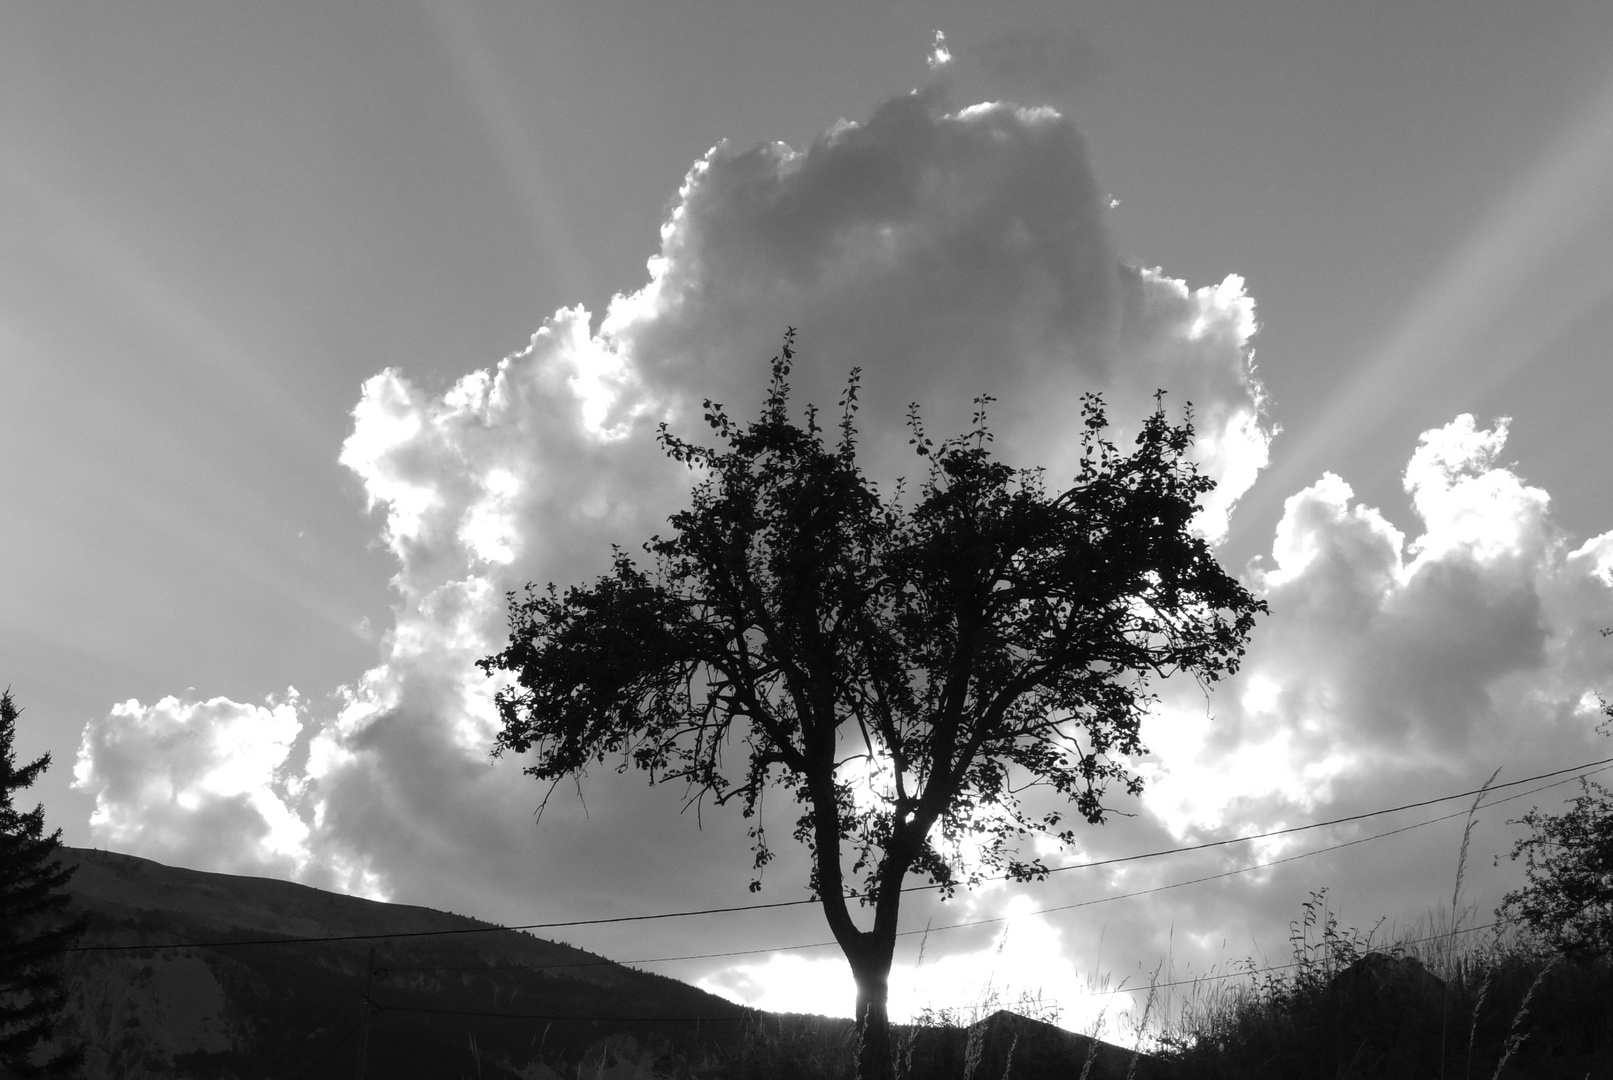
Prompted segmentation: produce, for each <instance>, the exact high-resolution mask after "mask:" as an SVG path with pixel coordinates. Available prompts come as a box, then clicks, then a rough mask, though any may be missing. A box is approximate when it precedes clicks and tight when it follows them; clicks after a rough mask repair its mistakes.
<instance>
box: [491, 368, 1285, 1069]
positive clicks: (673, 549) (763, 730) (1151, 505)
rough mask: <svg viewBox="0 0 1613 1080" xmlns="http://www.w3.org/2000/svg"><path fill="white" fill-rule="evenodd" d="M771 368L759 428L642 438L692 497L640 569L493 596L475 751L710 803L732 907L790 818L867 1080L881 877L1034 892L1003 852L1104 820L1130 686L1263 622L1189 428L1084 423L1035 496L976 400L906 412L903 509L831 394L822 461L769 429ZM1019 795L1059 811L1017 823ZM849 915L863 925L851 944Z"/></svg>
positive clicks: (1237, 652)
mask: <svg viewBox="0 0 1613 1080" xmlns="http://www.w3.org/2000/svg"><path fill="white" fill-rule="evenodd" d="M791 345H792V338H791V337H790V336H787V337H786V340H785V348H784V351H783V353H782V354H781V355H780V356H779V357H777V358H775V360H774V361H773V365H772V379H771V383H770V385H769V388H768V391H767V394H766V397H765V401H764V404H763V407H762V411H761V415H760V418H759V419H758V420H757V421H756V422H754V423H751V424H739V423H736V422H735V421H733V420H732V419H731V418H730V417H729V416H728V414H727V413H726V411H725V410H724V408H723V406H722V405H720V404H715V403H712V402H710V401H708V402H707V403H706V421H707V423H708V425H709V426H710V428H711V430H712V432H713V433H714V434H715V435H716V437H717V440H718V443H719V444H720V445H718V446H716V447H711V446H704V445H699V444H696V443H693V442H689V441H685V440H684V439H682V438H680V437H678V436H676V435H673V434H672V433H671V432H670V431H668V430H667V428H666V426H665V425H663V426H662V428H661V434H660V441H661V445H662V447H663V449H664V450H665V452H666V453H667V454H668V455H669V456H671V457H672V458H674V459H675V460H677V461H680V462H683V463H685V464H687V465H688V466H689V467H690V468H691V469H693V470H695V472H696V473H697V474H698V476H699V477H700V479H699V481H698V483H697V484H696V485H695V487H694V489H693V492H692V495H691V498H690V503H689V506H688V508H687V509H685V510H682V511H680V512H678V513H676V514H674V515H673V516H672V517H671V519H670V524H671V531H670V533H668V534H667V535H664V536H660V535H658V536H655V537H653V538H651V540H650V541H649V542H648V543H646V544H645V545H644V551H645V552H646V554H647V555H648V556H649V557H650V561H651V564H652V565H651V567H650V568H649V569H644V568H641V567H640V566H639V564H638V562H637V561H635V559H634V557H633V556H632V555H630V554H629V553H628V552H626V551H623V550H620V549H618V550H617V551H616V552H615V558H614V561H613V565H612V568H611V570H610V572H609V573H607V574H606V575H604V576H603V577H601V578H599V579H598V580H597V581H596V582H595V583H594V584H593V585H591V586H577V587H572V588H569V589H567V590H565V591H564V592H561V591H559V590H557V589H556V588H555V586H553V585H552V584H551V585H550V586H549V587H548V588H547V589H541V590H540V589H537V588H535V587H533V586H530V585H529V586H528V587H527V589H526V591H525V592H524V593H523V594H516V593H512V594H511V595H510V638H509V642H508V645H507V647H506V648H505V649H504V650H503V651H502V652H500V653H497V654H496V655H493V656H489V657H487V658H485V659H484V660H482V661H481V666H482V667H483V668H484V670H486V671H487V672H488V673H489V674H491V673H493V672H494V671H506V672H511V673H513V674H514V675H515V680H514V682H513V684H512V685H509V686H507V687H506V688H505V689H503V690H501V691H500V692H499V693H498V695H497V699H496V700H497V707H498V710H499V716H500V720H501V724H502V727H501V731H500V733H499V735H498V739H497V750H498V751H500V752H502V751H504V750H511V751H516V752H518V753H530V754H531V755H532V762H531V764H530V765H529V766H528V767H527V769H526V771H527V772H528V773H530V774H531V775H533V776H534V777H536V778H538V779H539V780H542V781H546V782H548V783H549V785H550V787H549V791H550V792H551V793H552V791H553V790H554V786H555V785H556V784H558V783H559V782H560V781H562V780H564V779H566V778H570V777H577V776H580V775H582V774H583V773H585V772H586V771H587V769H588V768H589V766H590V765H591V764H596V763H604V762H607V761H609V762H614V763H615V765H616V767H617V768H618V770H625V769H628V768H637V769H641V770H644V771H646V772H648V773H649V774H650V776H651V779H652V781H657V782H665V781H676V782H682V783H684V784H686V785H687V786H688V793H689V798H690V800H691V802H693V801H695V800H700V799H704V798H708V797H709V798H710V799H712V800H714V801H715V802H716V803H718V804H722V803H728V802H737V803H738V804H739V806H740V807H741V809H742V812H743V813H744V815H745V816H746V817H747V818H750V819H752V820H753V825H752V828H751V837H752V840H753V844H754V854H755V867H756V877H755V878H754V879H753V880H752V882H751V888H752V889H753V890H754V889H756V888H759V887H760V877H761V874H762V870H763V868H764V867H765V866H766V864H767V863H768V862H769V861H770V860H771V859H772V857H773V851H772V848H771V846H770V841H769V839H768V835H767V832H766V830H765V828H764V826H763V823H762V810H763V804H764V799H765V797H766V796H767V795H768V793H769V792H775V793H778V794H781V795H782V796H783V797H785V798H786V799H788V800H789V801H790V802H792V803H793V804H794V809H793V810H792V811H791V813H792V814H793V815H794V820H793V827H792V834H793V837H794V838H795V839H796V840H797V841H799V842H801V843H803V844H805V845H806V846H807V848H808V849H809V850H810V852H811V855H812V864H813V869H812V872H811V879H810V882H809V884H810V887H811V888H812V890H813V891H814V893H815V895H816V896H817V897H818V899H819V900H820V901H821V903H822V905H823V908H824V911H825V914H826V916H827V918H828V921H829V924H830V927H831V929H832V930H833V932H834V934H835V936H836V939H837V941H839V943H840V944H841V946H842V949H843V950H844V951H845V953H846V955H847V958H848V960H849V961H850V963H851V966H852V969H853V973H854V975H855V976H856V979H857V983H858V1008H857V1016H858V1020H859V1023H860V1024H863V1023H864V1022H865V1021H866V1024H865V1027H867V1030H866V1031H865V1035H866V1036H867V1040H866V1042H867V1044H868V1045H869V1046H870V1047H871V1049H870V1050H868V1052H867V1055H865V1060H864V1062H863V1065H862V1067H861V1071H862V1072H863V1073H864V1075H875V1074H878V1073H879V1072H880V1071H881V1070H882V1069H883V1066H881V1065H880V1064H879V1063H878V1061H877V1060H876V1059H878V1058H879V1057H880V1055H881V1053H882V1051H881V1050H880V1047H881V1045H882V1039H883V1038H884V1030H885V1029H884V1024H885V1020H884V1005H885V983H886V978H887V976H888V972H889V968H890V963H891V956H892V952H893V949H894V945H895V933H896V918H897V914H898V908H899V902H900V896H901V891H902V887H903V884H904V881H905V879H906V877H907V875H908V874H909V873H917V874H920V875H922V876H923V877H924V878H926V879H928V880H929V881H930V882H932V883H934V884H937V885H939V886H941V888H942V889H943V890H944V891H945V892H947V893H950V892H951V891H952V890H953V889H955V888H956V887H958V886H959V885H960V884H963V883H969V884H973V883H977V882H978V881H980V880H981V879H982V877H983V876H984V875H985V874H987V873H1001V874H1004V875H1006V876H1008V877H1010V878H1013V879H1017V880H1029V879H1034V878H1039V877H1040V876H1042V875H1043V874H1045V873H1046V869H1047V868H1046V867H1045V866H1044V865H1043V863H1042V862H1041V860H1040V859H1039V858H1035V857H1031V858H1027V857H1026V856H1025V855H1024V854H1023V852H1022V851H1021V849H1020V841H1021V840H1022V839H1023V838H1025V837H1026V836H1027V835H1029V834H1031V833H1034V832H1040V833H1046V834H1051V835H1053V836H1055V837H1057V838H1058V839H1060V840H1061V841H1063V842H1065V843H1072V842H1073V841H1074V831H1073V829H1072V827H1071V825H1070V821H1069V819H1068V817H1067V815H1068V812H1069V811H1070V809H1072V808H1073V810H1074V813H1075V816H1076V817H1078V818H1080V819H1083V820H1085V821H1087V822H1092V823H1097V822H1101V821H1103V820H1104V818H1105V815H1106V813H1107V812H1108V810H1109V809H1110V807H1109V805H1108V804H1107V803H1106V802H1105V794H1106V792H1107V791H1108V790H1109V788H1110V787H1111V786H1112V785H1113V786H1118V787H1119V788H1120V789H1122V790H1124V791H1125V792H1127V793H1129V794H1135V793H1137V792H1138V791H1139V790H1140V788H1141V780H1140V778H1138V777H1137V776H1136V775H1135V774H1133V773H1132V772H1131V771H1130V769H1129V768H1128V762H1129V759H1130V758H1131V757H1133V756H1134V755H1136V754H1139V753H1141V752H1143V749H1144V748H1143V745H1142V742H1141V739H1140V724H1141V720H1142V718H1143V716H1144V714H1145V713H1146V712H1147V711H1148V709H1149V708H1150V706H1151V705H1152V703H1153V701H1154V696H1153V694H1152V691H1151V690H1150V685H1151V680H1152V679H1153V678H1154V677H1156V676H1165V675H1169V674H1171V673H1175V672H1182V673H1186V674H1188V675H1190V676H1192V677H1195V678H1198V679H1200V680H1202V681H1204V682H1210V681H1214V680H1215V679H1217V678H1219V677H1220V676H1222V675H1223V674H1225V673H1227V672H1229V671H1231V670H1233V669H1234V668H1235V667H1236V665H1237V662H1238V659H1239V657H1240V656H1241V655H1242V652H1243V648H1244V642H1245V640H1246V638H1247V635H1248V634H1249V632H1250V629H1251V627H1252V625H1253V621H1254V618H1255V615H1256V614H1257V613H1258V612H1259V611H1261V610H1263V608H1264V605H1263V603H1262V602H1260V601H1258V600H1256V599H1255V598H1253V597H1252V596H1251V595H1250V594H1249V593H1248V591H1247V590H1245V589H1244V588H1243V586H1241V585H1240V584H1239V583H1238V582H1237V581H1236V580H1234V579H1233V578H1231V577H1230V576H1228V575H1227V574H1226V573H1225V572H1224V571H1223V570H1222V569H1221V567H1220V565H1219V564H1218V563H1217V562H1216V559H1215V556H1214V553H1213V552H1212V551H1211V549H1210V547H1209V546H1208V544H1207V543H1206V542H1205V541H1204V540H1203V539H1202V538H1201V537H1200V536H1198V535H1196V534H1195V533H1194V532H1193V531H1192V529H1191V524H1192V520H1193V517H1194V515H1195V514H1196V513H1197V510H1198V500H1199V498H1200V497H1201V496H1202V495H1204V494H1205V493H1207V492H1208V491H1210V490H1211V488H1212V487H1213V482H1212V481H1211V480H1210V479H1208V478H1207V477H1205V476H1203V475H1202V474H1201V473H1200V472H1199V470H1198V469H1197V467H1196V466H1195V465H1194V464H1193V462H1192V461H1191V460H1190V458H1189V450H1190V448H1191V446H1192V441H1193V428H1192V426H1191V418H1190V417H1189V419H1188V420H1187V421H1186V422H1184V423H1182V424H1180V425H1175V424H1172V423H1171V422H1170V421H1169V420H1168V419H1167V418H1166V415H1165V412H1164V409H1163V407H1162V405H1160V404H1158V403H1156V409H1155V411H1154V413H1153V414H1152V415H1151V416H1150V417H1148V419H1147V420H1146V421H1145V422H1144V424H1143V426H1142V431H1141V433H1140V434H1139V435H1138V436H1137V440H1136V446H1135V448H1134V449H1133V450H1132V451H1131V452H1129V453H1122V452H1121V451H1120V450H1119V449H1118V448H1117V447H1116V446H1115V445H1114V443H1112V442H1111V441H1110V440H1109V439H1108V437H1107V435H1106V432H1107V418H1106V416H1105V414H1104V407H1103V402H1102V401H1101V399H1100V398H1098V397H1097V396H1088V397H1087V398H1086V399H1085V401H1084V404H1083V408H1082V416H1081V422H1080V425H1079V429H1078V437H1079V438H1080V440H1081V446H1082V456H1081V459H1080V465H1079V469H1078V472H1077V475H1076V477H1075V479H1074V482H1073V483H1072V484H1071V485H1070V486H1068V487H1067V488H1064V489H1063V490H1060V491H1057V492H1052V491H1049V490H1048V489H1047V487H1046V485H1045V482H1044V477H1043V475H1042V473H1041V472H1040V471H1035V470H1016V469H1013V468H1010V467H1009V466H1007V465H1005V464H1003V463H1001V462H999V461H997V460H996V459H995V458H994V457H993V454H992V436H991V433H990V431H989V429H988V427H987V425H986V418H985V407H986V405H987V403H989V401H990V399H989V398H981V399H978V400H977V410H976V414H975V417H974V426H973V428H972V430H970V431H969V432H967V433H966V434H964V435H961V436H958V437H955V438H951V439H947V440H945V441H943V442H942V443H940V444H939V445H936V444H934V443H933V442H932V441H931V440H930V439H929V438H928V437H927V436H926V435H925V433H924V430H923V426H922V424H921V423H920V421H919V418H918V415H917V407H916V406H915V407H914V409H913V411H912V412H911V413H910V417H909V422H910V427H911V432H912V437H911V440H910V441H911V444H912V445H913V446H914V448H915V449H916V450H917V452H918V454H919V455H921V456H922V457H923V458H925V459H927V463H928V464H927V477H926V479H925V480H924V481H923V483H922V484H921V485H920V486H919V488H918V490H917V492H916V493H915V494H916V497H915V498H913V499H912V500H911V504H910V500H909V498H908V497H907V493H906V492H905V490H904V489H903V488H902V486H901V485H898V487H897V489H896V490H895V491H894V492H893V493H892V494H891V495H888V496H887V495H885V494H882V493H881V492H880V490H879V489H878V487H877V486H876V485H875V483H874V482H873V481H872V480H870V479H869V478H868V477H867V476H866V475H865V474H864V473H863V471H862V469H861V467H860V465H859V463H858V460H857V449H858V446H857V435H858V433H857V428H856V423H855V418H856V403H857V391H858V385H859V384H858V374H857V372H855V371H854V372H853V373H852V376H851V378H850V380H849V381H848V384H847V388H846V391H845V395H844V397H843V398H842V400H841V403H840V404H841V415H840V418H839V423H838V439H837V440H836V441H835V442H834V443H833V445H830V444H828V443H826V441H825V431H824V430H823V427H822V424H821V423H820V416H819V414H818V412H817V411H816V410H815V409H812V408H808V409H806V410H805V416H804V421H803V422H797V421H795V420H794V419H792V417H791V415H790V408H789V381H788V379H789V374H790V363H791V360H792V349H791ZM1031 788H1042V789H1046V790H1047V791H1049V792H1051V793H1052V794H1053V795H1055V796H1057V797H1056V798H1053V799H1046V800H1041V802H1042V806H1041V807H1040V808H1033V807H1031V806H1030V805H1028V804H1027V802H1026V800H1025V799H1024V798H1022V796H1023V795H1024V793H1025V792H1026V791H1027V790H1028V789H1031ZM545 799H547V796H545ZM1049 804H1051V805H1050V806H1049ZM966 850H968V851H971V852H973V853H975V854H976V855H977V856H978V857H973V858H968V859H965V858H964V857H963V855H964V852H965V851H966ZM848 863H849V866H848ZM848 897H850V898H854V899H856V900H857V901H858V902H859V903H860V904H862V905H864V906H866V907H871V908H872V909H873V919H872V925H871V927H870V928H869V929H866V930H864V929H862V928H860V927H859V926H858V925H857V923H856V922H855V921H854V920H853V917H852V914H851V909H850V907H849V905H848Z"/></svg>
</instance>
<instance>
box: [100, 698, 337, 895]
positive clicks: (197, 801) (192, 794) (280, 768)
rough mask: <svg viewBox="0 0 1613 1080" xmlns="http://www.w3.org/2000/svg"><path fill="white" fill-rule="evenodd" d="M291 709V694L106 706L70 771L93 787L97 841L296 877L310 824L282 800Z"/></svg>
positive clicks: (294, 729) (293, 722)
mask: <svg viewBox="0 0 1613 1080" xmlns="http://www.w3.org/2000/svg"><path fill="white" fill-rule="evenodd" d="M298 705H299V699H298V697H297V692H296V691H295V690H288V691H287V692H286V694H285V695H284V696H283V697H280V698H271V699H269V700H268V701H267V702H265V703H264V704H263V705H242V704H238V703H236V702H233V701H230V700H228V699H227V698H221V697H220V698H213V699H212V700H210V701H195V702H187V701H181V700H180V699H178V698H174V697H166V698H163V699H162V700H161V701H158V702H157V703H155V704H154V705H151V706H149V707H148V706H142V705H141V704H140V702H138V701H135V700H132V699H131V700H129V701H126V702H124V703H122V704H121V705H114V706H113V707H112V710H111V712H110V713H109V715H108V717H107V720H106V721H105V722H103V723H98V724H92V725H90V726H89V727H87V728H86V729H85V731H84V740H83V742H82V744H81V745H80V746H79V750H78V761H77V765H76V767H75V769H74V777H75V779H76V782H77V784H78V786H80V787H84V788H89V789H91V790H93V791H95V793H96V806H95V813H94V816H93V817H91V819H90V827H91V829H92V830H93V832H94V834H95V837H96V839H97V840H100V841H103V842H105V843H107V844H108V845H110V846H113V847H115V848H118V849H119V850H122V851H132V852H139V853H140V854H143V855H147V856H149V857H150V858H154V859H159V860H163V861H166V862H175V863H181V864H185V865H192V866H195V865H205V866H209V867H212V868H214V869H217V870H219V871H223V872H228V873H244V874H272V875H276V876H282V877H294V876H297V875H298V874H300V873H302V872H303V871H304V870H306V869H307V859H306V844H307V840H308V829H307V826H306V825H304V823H303V822H302V821H301V819H299V818H298V817H297V816H296V815H295V814H294V813H292V812H291V811H290V809H288V807H287V805H286V802H287V783H288V777H287V776H286V774H285V772H284V766H285V765H286V763H287V759H288V757H289V756H290V754H291V750H292V745H293V743H294V742H295V741H296V739H297V735H298V732H299V731H300V729H301V726H302V725H301V721H300V719H299V718H298V715H297V707H298Z"/></svg>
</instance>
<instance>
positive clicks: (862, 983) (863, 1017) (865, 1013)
mask: <svg viewBox="0 0 1613 1080" xmlns="http://www.w3.org/2000/svg"><path fill="white" fill-rule="evenodd" d="M890 974H891V959H890V955H889V953H887V954H886V955H885V958H884V962H883V963H881V962H880V960H879V959H878V958H873V959H870V960H868V961H865V962H862V963H858V962H855V961H854V962H853V963H852V965H851V977H852V978H853V979H855V980H856V981H857V1014H856V1015H857V1080H894V1077H895V1075H896V1065H895V1058H894V1057H893V1056H892V1054H891V1024H890V1013H889V1012H888V1011H887V1005H888V1001H889V998H890Z"/></svg>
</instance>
